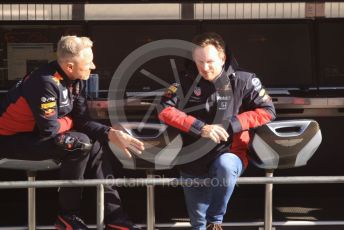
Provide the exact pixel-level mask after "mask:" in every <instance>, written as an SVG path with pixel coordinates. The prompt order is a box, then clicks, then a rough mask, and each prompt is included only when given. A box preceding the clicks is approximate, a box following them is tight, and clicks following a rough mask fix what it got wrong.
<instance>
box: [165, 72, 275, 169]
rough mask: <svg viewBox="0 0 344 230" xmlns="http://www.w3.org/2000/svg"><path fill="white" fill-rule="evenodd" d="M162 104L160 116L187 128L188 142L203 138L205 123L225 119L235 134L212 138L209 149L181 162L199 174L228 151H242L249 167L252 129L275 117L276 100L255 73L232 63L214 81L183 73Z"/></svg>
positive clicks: (188, 143)
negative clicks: (215, 140) (218, 139)
mask: <svg viewBox="0 0 344 230" xmlns="http://www.w3.org/2000/svg"><path fill="white" fill-rule="evenodd" d="M161 104H162V107H163V109H162V110H161V111H160V112H159V119H160V120H161V121H163V122H164V123H166V124H168V125H169V126H172V127H175V128H177V129H179V130H181V131H183V132H182V136H183V142H184V143H183V144H184V146H187V145H190V144H192V143H193V142H196V141H197V140H199V139H200V138H202V137H201V136H200V135H201V129H202V127H203V126H204V125H205V124H220V123H221V124H223V125H224V127H226V128H227V130H228V133H229V134H230V135H231V137H230V140H229V141H227V142H223V141H222V142H221V143H220V144H217V145H216V144H214V142H212V141H211V140H210V139H209V141H208V143H209V144H211V143H212V144H213V145H214V146H215V147H214V148H212V150H211V151H210V152H209V153H207V154H206V155H204V156H202V157H201V158H199V159H196V160H194V161H192V162H190V163H186V164H184V165H181V170H182V171H184V172H186V173H190V174H196V175H197V174H204V173H206V172H207V171H208V168H209V165H210V163H211V162H212V161H213V160H214V159H215V158H216V157H217V156H218V155H219V154H222V153H225V152H232V153H234V154H236V155H238V156H239V157H240V159H241V160H242V162H243V165H244V167H246V166H247V165H248V156H247V151H248V142H249V133H248V130H249V129H251V128H255V127H257V126H260V125H263V124H265V123H267V122H269V121H271V120H272V119H274V118H275V109H274V106H273V103H272V100H271V98H270V96H269V95H268V94H267V92H266V90H265V89H264V88H263V86H262V84H261V82H260V80H259V79H258V78H257V77H256V76H255V74H253V73H249V72H244V71H235V70H233V68H232V67H231V66H229V67H228V68H227V70H223V71H222V73H221V74H220V76H219V77H218V78H217V80H216V81H215V82H214V83H211V82H209V81H207V80H204V79H203V78H202V77H201V76H198V77H194V75H192V74H188V73H184V74H182V76H180V84H177V83H174V84H173V85H171V86H170V87H169V88H168V89H167V91H166V92H165V94H164V96H163V97H162V101H161ZM210 142H211V143H210ZM196 148H197V146H196Z"/></svg>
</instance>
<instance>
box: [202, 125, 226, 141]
mask: <svg viewBox="0 0 344 230" xmlns="http://www.w3.org/2000/svg"><path fill="white" fill-rule="evenodd" d="M201 132H202V133H201V135H202V137H206V138H209V139H211V140H213V141H214V142H215V143H218V144H219V143H220V142H221V141H227V139H228V137H229V135H228V133H227V131H226V130H225V129H224V128H223V127H222V126H220V125H205V126H203V128H202V131H201Z"/></svg>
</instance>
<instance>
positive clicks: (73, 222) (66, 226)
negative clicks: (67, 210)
mask: <svg viewBox="0 0 344 230" xmlns="http://www.w3.org/2000/svg"><path fill="white" fill-rule="evenodd" d="M55 228H56V229H57V230H88V229H89V228H88V227H87V225H86V224H85V223H84V221H83V220H82V219H81V218H80V217H78V216H77V215H75V214H71V215H58V216H57V219H56V222H55Z"/></svg>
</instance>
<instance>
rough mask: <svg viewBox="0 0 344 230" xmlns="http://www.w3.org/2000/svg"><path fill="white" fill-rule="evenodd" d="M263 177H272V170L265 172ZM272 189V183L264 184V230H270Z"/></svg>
mask: <svg viewBox="0 0 344 230" xmlns="http://www.w3.org/2000/svg"><path fill="white" fill-rule="evenodd" d="M265 176H266V177H273V170H266V173H265ZM272 188H273V184H272V183H266V185H265V220H264V230H272Z"/></svg>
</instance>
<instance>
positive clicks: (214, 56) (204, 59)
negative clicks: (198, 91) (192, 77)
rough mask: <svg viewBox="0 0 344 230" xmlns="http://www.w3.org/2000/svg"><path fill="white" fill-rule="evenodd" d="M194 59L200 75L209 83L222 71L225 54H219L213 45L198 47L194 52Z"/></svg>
mask: <svg viewBox="0 0 344 230" xmlns="http://www.w3.org/2000/svg"><path fill="white" fill-rule="evenodd" d="M193 59H194V61H195V63H196V66H197V69H198V72H199V74H200V75H201V76H202V77H203V78H204V79H205V80H208V81H213V80H214V79H215V78H216V77H217V76H218V75H219V74H220V73H221V71H222V67H223V65H224V63H225V59H226V57H225V54H224V53H222V52H219V51H218V50H217V49H216V48H215V47H214V46H213V45H207V46H205V47H198V48H196V49H195V50H194V53H193Z"/></svg>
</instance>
